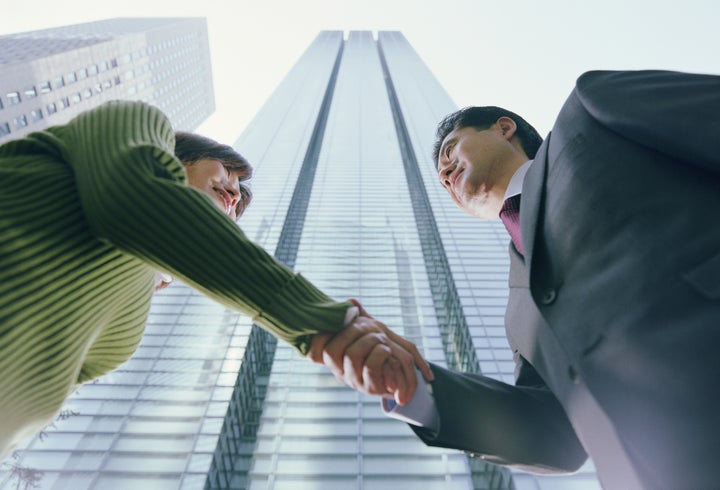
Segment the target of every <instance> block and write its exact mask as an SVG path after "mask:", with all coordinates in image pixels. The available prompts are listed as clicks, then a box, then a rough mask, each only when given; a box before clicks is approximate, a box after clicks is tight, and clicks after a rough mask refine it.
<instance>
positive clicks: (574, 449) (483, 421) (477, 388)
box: [410, 365, 587, 473]
mask: <svg viewBox="0 0 720 490" xmlns="http://www.w3.org/2000/svg"><path fill="white" fill-rule="evenodd" d="M432 369H433V373H434V374H435V381H434V382H433V383H432V389H433V398H434V400H435V405H436V408H437V412H438V415H439V429H438V431H437V432H433V431H428V430H426V429H423V428H421V427H416V426H412V425H411V426H410V427H411V428H412V430H413V431H414V432H415V433H416V434H417V436H418V437H420V439H422V440H423V442H425V444H427V445H429V446H439V447H448V448H453V449H460V450H463V451H468V452H471V453H473V454H475V455H477V456H479V457H480V458H482V459H483V460H485V461H488V462H490V463H495V464H501V465H507V466H512V467H516V468H519V469H523V470H525V471H530V472H534V473H568V472H573V471H576V470H577V469H578V468H580V466H582V464H583V463H584V462H585V461H586V460H587V453H586V452H585V450H584V449H583V447H582V445H581V444H580V441H579V440H578V438H577V436H576V435H575V432H574V430H573V428H572V426H571V425H570V421H569V420H568V418H567V416H566V415H565V412H564V410H563V409H562V407H561V406H560V403H559V402H558V401H557V399H556V398H555V396H554V395H553V394H552V393H551V392H550V390H549V389H547V387H537V386H533V387H528V386H512V385H508V384H506V383H502V382H500V381H496V380H494V379H491V378H488V377H486V376H482V375H474V374H468V373H459V372H456V371H450V370H448V369H444V368H441V367H439V366H436V365H432Z"/></svg>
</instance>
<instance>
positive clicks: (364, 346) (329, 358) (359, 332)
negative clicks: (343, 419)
mask: <svg viewBox="0 0 720 490" xmlns="http://www.w3.org/2000/svg"><path fill="white" fill-rule="evenodd" d="M351 301H352V302H353V303H354V304H355V305H356V306H357V307H358V308H360V316H358V317H357V318H356V319H355V320H354V321H353V322H352V323H351V324H350V325H348V326H347V327H345V328H344V329H342V330H341V331H339V332H337V333H336V334H316V335H315V336H314V337H313V340H312V342H311V346H310V352H309V353H308V357H310V359H312V360H313V361H314V362H317V363H320V364H325V365H326V366H327V367H328V368H329V369H330V370H331V371H332V373H333V374H334V375H335V377H336V378H337V379H338V380H339V381H341V382H343V383H345V384H347V385H348V386H350V387H352V388H353V389H355V390H358V391H360V392H362V393H366V394H369V395H381V396H383V397H386V398H394V399H395V401H396V402H398V403H399V404H401V405H404V404H405V403H407V402H408V401H410V400H411V399H412V396H413V394H414V393H415V388H416V387H417V379H416V378H415V366H417V367H418V368H419V369H420V371H421V372H422V374H423V377H424V378H425V379H426V380H428V381H432V380H433V378H434V377H433V374H432V371H431V370H430V366H429V365H428V364H427V362H425V359H423V357H422V355H420V352H419V351H418V350H417V347H416V346H415V344H413V343H412V342H410V341H409V340H407V339H405V338H403V337H401V336H400V335H398V334H396V333H395V332H393V331H392V330H390V329H389V328H388V327H387V325H385V324H384V323H382V322H380V321H378V320H376V319H375V318H373V317H372V316H371V315H369V314H368V313H367V311H365V309H364V308H363V307H362V306H361V305H360V303H359V302H358V301H356V300H351Z"/></svg>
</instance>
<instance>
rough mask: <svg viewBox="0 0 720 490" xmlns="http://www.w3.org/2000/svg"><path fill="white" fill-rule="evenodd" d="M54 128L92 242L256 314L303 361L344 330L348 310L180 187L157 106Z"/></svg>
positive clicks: (116, 106) (180, 172)
mask: <svg viewBox="0 0 720 490" xmlns="http://www.w3.org/2000/svg"><path fill="white" fill-rule="evenodd" d="M51 131H52V132H54V133H55V134H56V135H57V136H58V138H59V139H60V140H62V142H63V154H64V157H65V158H66V160H67V161H68V162H69V163H70V165H71V166H72V167H73V169H74V171H75V175H76V181H77V187H78V192H79V194H80V199H81V203H82V207H83V210H84V212H85V215H86V216H87V220H88V223H89V225H90V227H91V230H92V231H93V233H94V234H95V235H96V236H97V237H98V238H100V239H101V240H104V241H107V242H109V243H111V244H113V245H114V246H116V247H118V248H119V249H121V250H123V251H125V252H127V253H129V254H132V255H134V256H136V257H138V258H140V259H142V260H144V261H145V262H147V263H148V264H150V265H152V266H153V267H156V268H158V269H160V270H165V271H168V272H170V273H171V274H173V275H175V276H177V277H179V278H181V279H182V280H183V281H184V282H186V283H187V284H189V285H191V286H193V287H195V288H197V289H198V290H200V291H202V292H204V293H205V294H207V295H208V296H210V297H212V298H214V299H216V300H217V301H219V302H221V303H223V304H225V305H227V306H229V307H232V308H235V309H237V310H240V311H242V312H244V313H246V314H249V315H251V316H253V319H254V321H255V322H257V323H258V324H259V325H261V326H263V327H264V328H266V329H268V330H269V331H271V332H272V333H273V334H274V335H275V336H277V337H279V338H281V339H283V340H285V341H287V342H289V343H291V344H292V345H294V346H295V347H296V348H297V349H298V350H299V351H300V352H301V353H303V354H305V353H306V352H307V350H308V348H309V344H310V340H311V338H312V335H313V334H315V333H318V332H334V331H337V330H339V329H341V328H342V327H343V323H344V319H345V314H346V311H347V310H348V308H349V307H351V306H352V305H351V304H350V303H347V302H344V303H339V302H336V301H334V300H332V299H331V298H330V297H328V296H327V295H325V294H324V293H323V292H322V291H320V290H318V289H317V288H315V287H314V286H313V285H312V284H311V283H310V282H308V281H307V280H306V279H304V278H303V277H302V276H301V275H299V274H295V273H293V272H292V271H291V270H289V269H288V268H287V267H285V266H283V265H282V264H280V263H279V262H278V261H276V260H275V259H274V258H273V257H272V256H270V255H269V254H268V253H267V252H266V251H265V250H264V249H262V248H261V247H259V246H257V245H255V244H254V243H252V242H250V241H249V240H248V239H247V238H246V237H245V235H244V234H243V232H242V231H241V230H240V229H239V228H238V227H237V225H236V224H235V223H234V222H233V221H232V220H230V219H229V218H227V217H226V216H225V215H223V214H222V213H221V212H220V211H219V210H218V209H217V208H216V207H215V205H214V204H213V203H212V202H211V200H210V199H209V198H208V197H207V196H205V195H204V194H202V193H201V192H198V191H196V190H195V189H192V188H190V187H188V186H187V185H185V172H184V169H183V167H182V164H181V163H180V162H179V161H178V160H177V159H176V158H175V156H174V153H173V148H174V133H173V130H172V127H171V126H170V123H169V122H168V120H167V118H166V117H165V116H164V115H163V114H162V112H160V111H159V110H158V109H156V108H154V107H152V106H149V105H147V104H143V103H140V102H121V101H115V102H111V103H108V104H104V105H102V106H100V107H98V108H96V109H93V110H91V111H88V112H86V113H84V114H81V115H80V116H78V117H77V118H76V119H74V120H73V121H72V122H70V123H69V124H67V125H65V126H61V127H57V128H53V129H51Z"/></svg>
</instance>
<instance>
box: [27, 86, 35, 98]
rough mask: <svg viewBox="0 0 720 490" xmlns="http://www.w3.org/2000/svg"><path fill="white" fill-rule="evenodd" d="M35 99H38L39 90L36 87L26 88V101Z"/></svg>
mask: <svg viewBox="0 0 720 490" xmlns="http://www.w3.org/2000/svg"><path fill="white" fill-rule="evenodd" d="M35 97H37V90H36V89H35V87H34V86H33V87H26V88H25V98H26V99H34V98H35Z"/></svg>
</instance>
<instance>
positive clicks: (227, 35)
mask: <svg viewBox="0 0 720 490" xmlns="http://www.w3.org/2000/svg"><path fill="white" fill-rule="evenodd" d="M111 17H205V18H206V19H207V22H208V29H209V36H210V49H211V57H212V64H213V80H214V85H215V102H216V111H215V113H214V114H213V115H212V116H211V117H210V118H209V119H208V121H206V122H205V123H204V124H203V125H202V126H201V127H200V128H199V129H198V132H200V133H202V134H205V135H207V136H210V137H212V138H215V139H217V140H219V141H222V142H226V143H233V142H234V141H235V140H236V139H237V137H238V136H239V135H240V133H241V132H242V131H243V130H244V128H245V127H246V126H247V125H248V124H249V123H250V121H251V119H252V118H253V116H254V115H255V114H256V113H257V112H258V110H259V109H260V108H261V106H262V104H263V103H264V102H265V100H267V98H268V97H269V96H270V95H271V94H272V92H273V90H274V89H275V88H276V87H277V86H278V84H279V83H280V81H281V80H282V78H283V77H284V76H285V74H286V73H287V72H288V71H289V70H290V68H291V67H292V66H293V64H294V63H295V62H296V61H297V59H298V58H299V57H300V55H301V54H302V53H303V51H304V50H305V49H306V48H307V47H308V45H309V44H310V43H311V41H312V40H313V39H314V38H315V36H316V35H317V34H318V32H319V31H321V30H343V31H349V30H370V31H378V30H398V31H402V32H403V34H404V35H405V37H406V38H407V39H408V41H409V42H410V43H411V44H412V45H413V47H414V48H415V50H416V51H417V53H418V54H419V55H420V57H421V58H422V59H423V60H424V61H425V63H426V64H427V65H428V67H429V68H430V70H431V71H432V72H433V73H434V74H435V76H436V77H437V78H438V80H439V81H440V83H441V84H442V85H443V86H444V87H445V90H447V92H448V93H449V94H450V97H451V98H452V99H453V100H454V101H455V103H456V104H457V105H458V107H464V106H467V105H500V106H503V107H506V108H508V109H510V110H512V111H514V112H517V113H520V114H522V115H523V116H524V117H525V118H526V119H528V121H530V122H531V123H532V124H533V125H535V127H536V128H537V129H538V130H539V131H540V133H541V134H545V133H547V132H548V131H549V130H550V129H551V127H552V122H553V120H554V118H555V115H556V114H557V112H558V111H559V109H560V107H561V106H562V103H563V102H564V100H565V98H566V97H567V95H568V94H569V93H570V91H571V90H572V87H573V85H574V81H575V79H576V78H577V77H578V76H579V75H580V74H581V73H583V72H584V71H587V70H593V69H649V68H653V69H672V70H681V71H689V72H698V73H714V74H720V56H719V55H718V52H720V49H719V48H720V29H718V28H717V21H718V19H720V2H718V1H717V0H543V1H533V0H506V1H498V0H203V1H196V2H193V3H190V2H188V1H187V0H176V1H174V2H172V1H169V0H121V1H119V2H113V1H110V2H107V1H95V2H88V1H87V0H64V1H57V0H35V1H32V2H29V1H25V2H14V3H13V6H12V8H11V9H8V8H5V9H3V12H2V15H1V16H0V34H9V33H13V32H23V31H28V30H35V29H44V28H48V27H55V26H60V25H68V24H75V23H80V22H90V21H93V20H99V19H105V18H111Z"/></svg>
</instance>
